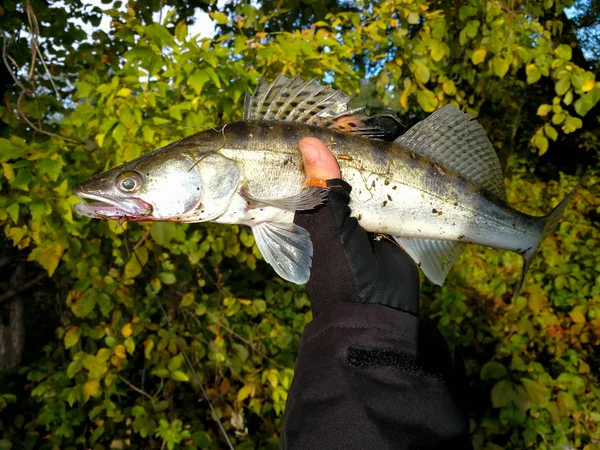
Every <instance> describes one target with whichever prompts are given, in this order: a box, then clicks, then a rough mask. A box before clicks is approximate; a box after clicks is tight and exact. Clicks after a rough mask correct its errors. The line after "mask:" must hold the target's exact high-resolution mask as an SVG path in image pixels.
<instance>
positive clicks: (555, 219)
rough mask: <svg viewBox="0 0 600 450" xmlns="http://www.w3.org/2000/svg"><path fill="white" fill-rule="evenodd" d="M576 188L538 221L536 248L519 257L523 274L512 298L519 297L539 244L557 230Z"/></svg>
mask: <svg viewBox="0 0 600 450" xmlns="http://www.w3.org/2000/svg"><path fill="white" fill-rule="evenodd" d="M578 186H579V185H578ZM578 186H576V187H575V188H574V189H573V190H572V191H571V192H569V194H568V195H567V196H566V197H565V198H563V199H562V201H561V202H560V203H559V204H558V206H556V208H554V209H553V210H552V212H551V213H550V214H548V215H547V216H544V217H540V219H539V220H540V224H541V229H542V233H541V235H540V240H539V241H538V243H537V245H536V246H534V247H531V248H529V249H527V250H525V251H524V252H523V253H521V256H523V272H522V274H521V279H520V280H519V283H518V284H517V286H516V288H515V292H514V294H513V298H517V297H518V296H519V294H520V293H521V288H522V287H523V281H525V275H526V274H527V271H528V270H529V267H530V266H531V262H532V261H533V258H534V256H535V254H536V253H537V250H538V248H539V246H540V244H541V243H542V242H544V241H545V240H546V238H547V237H548V236H550V235H551V234H552V233H554V231H556V229H557V228H558V223H559V221H560V219H561V217H562V215H563V213H564V212H565V209H566V208H567V205H568V204H569V202H570V201H571V199H572V198H573V195H575V191H576V190H577V187H578Z"/></svg>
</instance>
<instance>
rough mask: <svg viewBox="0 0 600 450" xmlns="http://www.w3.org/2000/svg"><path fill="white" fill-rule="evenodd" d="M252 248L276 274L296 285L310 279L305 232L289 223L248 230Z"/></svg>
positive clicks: (310, 251)
mask: <svg viewBox="0 0 600 450" xmlns="http://www.w3.org/2000/svg"><path fill="white" fill-rule="evenodd" d="M252 232H253V233H254V240H255V241H256V245H257V246H258V249H259V250H260V253H261V254H262V255H263V258H264V259H265V261H267V262H268V263H269V264H271V266H273V269H275V272H277V275H279V276H280V277H281V278H283V279H284V280H287V281H291V282H292V283H296V284H304V283H306V282H307V281H308V278H309V277H310V267H311V265H312V255H313V246H312V242H311V240H310V235H309V233H308V231H306V230H305V229H304V228H301V227H299V226H297V225H295V224H293V223H269V222H263V223H259V224H258V225H254V226H253V227H252Z"/></svg>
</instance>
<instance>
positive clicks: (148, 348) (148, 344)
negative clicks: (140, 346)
mask: <svg viewBox="0 0 600 450" xmlns="http://www.w3.org/2000/svg"><path fill="white" fill-rule="evenodd" d="M153 348H154V341H152V340H150V339H146V340H145V341H144V355H145V356H146V359H151V358H152V353H151V352H152V349H153Z"/></svg>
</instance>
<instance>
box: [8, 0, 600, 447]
mask: <svg viewBox="0 0 600 450" xmlns="http://www.w3.org/2000/svg"><path fill="white" fill-rule="evenodd" d="M156 3H157V4H156V5H155V4H154V3H153V2H143V4H142V5H141V6H140V7H139V8H140V9H138V6H137V3H136V5H130V6H129V7H128V8H122V7H120V6H122V5H113V7H112V9H107V10H106V11H104V12H102V11H101V10H97V11H95V13H94V14H99V15H100V16H109V17H110V20H111V28H110V32H109V34H107V33H104V32H101V33H100V34H98V35H94V37H93V38H92V41H93V42H92V43H90V44H81V50H82V51H81V52H77V51H75V47H73V43H74V42H77V41H80V40H82V39H83V38H84V37H83V36H81V35H80V34H76V32H75V31H73V32H71V31H69V30H67V31H65V32H64V33H66V35H68V36H71V37H73V36H74V38H73V40H72V41H70V43H69V42H67V41H60V42H64V43H65V44H64V45H65V47H66V46H67V45H70V46H71V47H68V48H69V52H68V54H67V55H64V59H61V58H60V55H58V54H56V53H54V50H53V49H52V48H51V46H50V45H47V43H48V42H50V41H44V39H43V38H44V36H46V39H47V37H48V36H50V29H47V28H44V26H43V19H42V17H38V20H39V21H40V23H42V27H41V29H40V41H41V42H42V46H43V52H42V53H45V54H47V55H56V58H50V57H48V58H47V60H48V67H49V72H46V70H45V68H44V66H43V65H42V64H41V63H40V62H39V61H38V62H37V63H36V65H35V67H34V68H33V72H32V73H33V75H34V76H33V78H32V77H31V74H30V72H29V71H28V70H23V69H22V70H19V71H17V70H16V67H14V65H13V63H12V62H10V61H9V66H11V67H12V69H15V70H14V73H15V76H16V77H17V79H18V80H19V82H20V84H21V85H23V86H24V87H25V88H26V89H28V90H27V95H26V96H22V92H23V91H22V87H23V86H19V84H15V85H13V86H12V87H11V89H13V90H12V91H11V92H9V93H8V94H7V95H6V101H5V102H4V105H6V106H3V107H0V117H2V119H3V121H4V122H5V124H6V127H7V128H6V129H5V130H4V132H5V134H4V138H2V139H0V163H1V164H2V172H1V174H0V188H1V195H0V226H1V227H2V230H3V234H4V236H5V239H6V240H8V241H9V242H10V244H11V245H12V246H14V247H15V248H16V249H18V251H19V253H20V254H23V255H26V259H27V261H21V262H20V263H19V264H20V265H21V266H22V268H23V270H26V271H28V273H31V274H35V273H38V272H37V271H39V272H41V271H42V270H44V271H46V272H47V273H48V274H49V275H51V278H50V281H48V283H47V288H48V289H46V290H39V292H36V294H35V296H32V298H31V299H30V301H31V302H34V304H33V305H32V307H33V308H36V307H38V308H47V309H46V310H48V311H50V310H53V309H54V306H52V307H48V306H47V305H48V304H51V305H55V304H59V305H60V307H59V309H60V310H61V313H60V315H59V316H58V317H57V318H56V323H53V326H55V328H56V330H55V333H54V334H53V338H52V339H50V340H49V341H48V342H45V343H44V344H43V345H41V346H40V347H43V351H42V354H38V353H35V354H36V357H35V358H33V359H30V360H29V362H28V363H27V364H24V365H23V366H22V367H21V368H20V369H18V370H15V371H13V372H7V373H6V374H4V375H3V376H2V378H0V379H1V380H4V381H5V382H4V383H0V386H6V388H4V387H0V421H1V422H0V432H1V433H3V435H2V439H3V440H0V446H4V448H11V446H13V447H14V448H36V449H37V448H80V447H86V448H94V449H102V448H161V447H163V446H165V447H167V448H189V449H192V448H223V445H224V444H223V441H222V438H221V436H220V435H219V432H218V429H217V427H216V425H215V422H214V420H213V419H212V417H211V414H210V411H209V409H208V407H207V405H206V403H202V402H198V399H199V398H200V393H199V392H198V390H197V388H196V386H195V384H194V383H193V381H192V376H193V374H192V373H191V370H190V368H189V367H188V366H187V365H186V363H185V358H184V355H183V353H182V351H181V349H180V348H179V346H178V343H177V337H176V336H179V337H180V339H181V341H182V343H183V345H184V348H185V351H186V352H187V353H188V354H189V356H190V358H191V360H192V362H193V364H194V366H195V368H196V369H197V370H198V372H199V374H200V377H201V379H202V381H203V383H204V385H205V386H206V388H207V391H208V396H209V398H210V399H211V401H212V403H213V404H214V406H215V408H216V410H217V412H218V414H219V416H220V417H221V419H222V420H223V422H224V424H225V428H226V429H227V431H228V434H229V436H230V438H231V439H232V440H234V441H235V443H236V445H239V446H240V448H269V447H273V448H276V447H277V444H278V438H277V436H278V433H279V427H280V425H281V415H282V411H283V408H284V406H285V400H286V396H287V390H288V388H289V386H290V382H291V379H292V376H293V371H292V368H293V363H294V358H295V353H296V349H297V345H298V340H299V335H300V332H301V331H302V328H303V326H304V325H305V323H307V321H309V320H310V313H309V310H308V299H307V297H306V294H305V292H304V289H303V288H302V287H299V286H295V285H291V284H288V283H284V282H283V281H282V280H281V279H279V278H277V277H275V275H274V273H273V272H272V269H271V268H270V267H269V266H267V265H266V264H265V263H264V262H263V261H262V257H261V256H260V253H259V252H258V250H257V249H256V246H255V245H254V239H253V237H252V235H251V233H250V232H249V231H248V230H246V229H242V228H239V227H235V226H216V225H210V224H208V225H206V224H190V225H187V224H173V223H155V224H144V223H141V224H135V223H128V224H125V225H124V226H123V227H122V228H118V229H116V228H115V226H116V223H115V222H102V221H92V220H89V219H83V218H80V217H76V216H74V215H73V213H72V205H73V204H74V203H75V202H77V201H78V200H77V199H76V198H74V197H73V196H72V195H71V188H72V187H73V186H74V185H76V184H77V183H78V182H80V181H83V180H84V179H86V178H87V177H89V176H90V175H91V174H93V173H96V172H98V171H101V170H104V169H106V168H109V167H113V166H115V165H117V164H120V163H122V162H124V161H128V160H130V159H132V158H135V157H137V156H139V155H141V154H143V153H146V152H148V151H150V150H153V149H155V148H158V147H160V146H162V145H165V144H167V143H169V142H172V141H174V140H176V139H178V138H180V137H183V136H187V135H190V134H192V133H194V132H196V131H198V130H201V129H204V128H208V127H213V126H216V125H219V124H223V123H227V122H230V121H233V120H237V119H239V118H240V117H241V112H242V104H243V98H244V95H245V93H246V92H248V91H249V90H250V89H251V88H252V87H253V86H255V85H256V83H257V81H258V79H259V78H260V77H262V76H266V77H267V78H273V77H274V76H276V75H277V74H278V73H280V72H283V73H285V74H287V75H296V74H299V73H301V74H302V75H303V76H304V77H305V78H310V77H317V78H319V79H321V80H324V81H326V82H331V83H333V84H334V85H335V86H336V87H337V88H341V89H344V90H345V91H346V92H347V93H348V94H354V95H358V101H359V102H362V103H363V104H369V105H371V106H386V107H392V108H395V109H397V110H399V111H400V112H401V113H402V114H404V115H405V118H406V122H407V124H408V123H412V122H414V121H415V120H417V119H419V118H421V117H423V116H424V115H425V113H429V112H431V111H434V110H435V109H436V108H438V107H439V106H441V105H443V104H445V103H448V102H453V103H455V104H456V105H458V106H459V107H461V108H462V109H463V110H465V111H468V112H470V113H472V114H473V115H476V116H477V115H478V116H479V118H480V119H481V121H482V123H483V124H484V125H485V126H486V128H487V129H488V131H489V133H490V136H491V139H492V140H493V142H494V143H495V144H496V146H497V147H498V148H499V151H500V155H501V156H502V160H503V163H504V164H505V165H506V167H507V173H509V174H510V177H509V178H507V186H508V194H509V201H510V202H511V203H513V204H514V205H517V207H518V208H519V209H520V210H522V211H524V212H527V213H530V214H544V213H547V212H549V211H550V210H551V208H552V207H553V206H555V205H556V204H557V203H558V201H560V199H562V198H563V197H564V196H565V195H566V194H567V193H568V192H569V191H570V189H572V188H573V187H574V186H575V185H576V183H577V182H578V181H579V178H580V177H579V174H576V170H574V169H575V168H576V166H574V165H573V164H572V163H564V162H560V158H557V157H556V155H561V154H562V158H565V156H566V157H567V158H566V159H569V160H577V159H578V158H581V160H582V161H591V162H593V163H596V162H597V161H598V136H599V129H600V126H599V124H598V120H597V116H598V114H597V112H598V106H597V103H598V101H599V100H600V82H599V81H596V75H595V73H594V72H593V66H592V65H591V64H590V63H588V62H587V61H586V60H585V59H583V57H582V55H581V50H580V48H579V47H578V44H577V41H576V40H575V38H574V37H573V34H572V33H571V31H570V30H571V29H570V28H569V27H572V24H571V22H569V21H568V20H567V19H566V17H565V16H564V14H563V10H564V8H565V7H566V6H569V4H568V3H566V2H560V1H559V2H555V1H544V2H527V3H523V4H521V3H519V2H517V4H514V5H513V6H511V7H508V6H507V5H506V4H505V3H500V2H495V1H487V0H485V1H484V0H473V1H471V2H468V3H463V4H461V6H456V5H455V4H454V3H449V2H430V1H424V0H403V1H393V2H369V3H368V4H366V3H365V4H358V5H357V7H356V9H355V10H352V11H348V10H343V9H340V11H336V12H334V13H332V14H328V15H324V14H322V12H321V11H320V10H317V9H315V10H314V11H313V12H308V13H305V12H303V14H306V15H303V16H302V20H300V19H299V21H298V22H295V21H293V20H291V19H290V16H285V17H283V16H282V17H279V16H278V15H277V14H278V12H277V11H274V10H271V9H268V8H264V9H260V8H259V7H257V6H256V5H254V6H251V5H250V4H243V3H241V2H240V3H239V4H232V5H229V6H228V7H227V8H226V9H225V10H224V11H223V12H216V10H214V9H211V11H213V15H212V17H213V19H214V20H215V21H216V22H217V23H218V24H220V25H221V27H220V29H221V32H220V33H218V34H217V36H216V37H215V38H199V37H197V36H190V35H189V33H188V28H187V27H188V25H189V23H190V21H189V18H188V19H186V18H185V17H184V16H185V12H184V11H185V10H184V9H182V8H179V9H168V8H167V9H165V11H164V12H165V14H164V15H163V19H162V21H156V20H154V19H152V16H151V14H150V15H149V13H148V11H153V10H156V9H158V8H159V5H158V2H156ZM69 4H70V5H72V7H73V8H75V9H73V11H80V10H79V9H77V8H79V6H80V5H79V3H75V2H74V3H69ZM166 4H168V5H175V6H178V5H179V4H176V3H173V2H166ZM11 5H13V10H11V11H12V12H11V13H10V14H7V18H8V17H12V18H13V19H11V20H12V21H11V22H9V21H8V19H6V20H7V23H9V24H10V26H9V27H7V30H9V31H8V32H7V33H8V39H9V41H10V42H11V44H10V45H8V46H7V54H8V55H11V57H13V59H15V62H17V63H18V64H19V65H23V66H24V67H25V68H28V66H27V64H30V63H28V62H27V61H29V59H28V58H26V57H25V56H27V55H26V54H25V50H26V51H27V52H30V51H31V50H30V48H29V49H28V48H27V45H28V43H29V44H30V43H31V41H30V40H28V36H29V35H27V34H26V33H25V34H23V35H21V34H20V30H21V27H22V26H25V25H23V24H26V23H27V22H26V20H24V19H25V18H26V15H23V14H25V13H26V8H25V6H27V5H29V6H30V7H31V12H32V13H34V14H35V12H36V10H37V9H40V11H42V10H43V6H41V5H35V4H34V3H29V2H27V3H26V4H23V5H21V4H14V3H11ZM78 5H79V6H78ZM303 5H304V3H302V2H298V4H297V5H296V6H297V8H299V9H294V11H298V10H302V11H305V10H306V5H304V6H303ZM213 6H214V5H213ZM213 6H211V8H213ZM178 7H179V6H178ZM144 8H145V9H144ZM153 8H154V9H153ZM207 8H208V7H207ZM340 8H341V7H340ZM7 11H8V8H7ZM234 11H236V12H235V13H234ZM41 14H42V13H40V15H41ZM82 14H83V13H82ZM82 17H83V16H82ZM19 18H20V19H19ZM86 20H87V19H86ZM90 20H91V19H90ZM295 27H296V28H295ZM281 30H284V31H281ZM285 30H287V31H285ZM11 33H12V34H11ZM61 33H62V31H61ZM16 36H20V37H19V39H16ZM23 36H25V37H23ZM57 36H58V37H60V36H62V35H60V34H59V35H57ZM29 38H30V36H29ZM7 42H8V41H7ZM57 42H59V41H57ZM17 43H19V44H18V45H20V46H17ZM58 51H60V49H59V50H58ZM48 73H50V74H52V77H53V79H56V83H57V84H58V85H57V89H58V90H59V95H60V96H61V98H60V102H56V101H55V102H52V97H53V96H54V95H55V94H54V93H53V89H54V88H53V87H52V83H50V78H49V75H48ZM32 80H33V81H32ZM36 80H39V81H36ZM361 80H367V82H365V83H360V81H361ZM59 81H60V83H59ZM34 82H37V83H38V84H37V85H33V83H34ZM40 86H41V87H40ZM19 99H20V101H19ZM25 119H28V120H29V121H30V122H32V123H33V125H34V127H35V129H34V128H33V127H32V126H31V124H29V123H28V122H27V121H26V120H25ZM47 133H52V134H53V135H52V136H50V135H48V134H47ZM566 149H568V150H566ZM532 151H533V152H532ZM549 157H551V158H554V159H547V158H549ZM557 161H558V162H557ZM563 167H564V168H566V169H568V170H569V172H570V173H568V174H563V175H561V176H560V178H558V174H557V170H556V168H558V169H561V168H563ZM586 169H588V170H587V173H588V177H587V178H586V179H585V180H584V181H583V182H582V184H581V186H580V188H579V190H578V193H577V195H576V196H575V198H574V200H573V202H572V204H571V206H570V207H569V209H568V210H567V213H566V215H565V218H564V220H563V222H562V223H561V225H560V228H559V230H558V231H557V233H556V234H555V235H553V236H552V237H551V238H549V239H548V240H547V241H546V242H545V243H544V244H543V245H542V246H541V248H540V252H539V256H538V257H537V258H536V260H535V262H534V265H533V267H532V269H531V271H530V273H529V276H528V277H527V280H526V283H525V286H524V290H523V292H522V295H521V296H520V297H518V298H517V299H515V300H514V301H511V300H510V299H511V294H512V289H513V286H514V285H515V283H516V281H517V280H518V277H519V276H520V267H521V262H520V258H519V257H518V256H517V255H512V254H507V253H504V252H499V251H492V250H485V249H482V248H470V249H469V250H468V251H467V252H466V253H465V255H464V256H463V257H462V258H461V260H460V262H459V264H458V265H457V267H456V269H454V270H453V271H452V272H451V275H450V277H449V280H448V282H447V284H446V286H444V287H443V288H437V287H433V286H431V285H429V284H424V289H423V290H424V294H423V299H422V300H423V304H424V306H425V307H426V310H427V313H428V314H429V315H430V316H431V317H433V318H435V319H436V320H437V321H438V322H439V324H440V327H441V328H442V330H443V331H444V333H445V334H446V336H447V337H448V339H449V341H450V342H451V344H453V345H455V344H460V345H462V346H463V347H464V348H465V358H466V361H467V371H468V375H469V378H470V380H471V394H470V395H471V399H470V404H471V409H472V433H473V439H474V442H475V444H476V447H477V448H482V449H483V448H485V449H496V448H506V449H520V448H525V447H534V448H540V449H550V448H557V447H565V446H570V447H574V448H587V449H592V448H597V447H595V446H597V445H598V442H599V439H600V434H599V433H600V432H599V431H598V428H597V423H598V422H599V421H600V416H599V415H598V412H597V411H598V410H600V401H599V400H598V398H600V385H599V383H598V378H597V374H598V369H599V368H600V360H599V359H598V356H597V354H596V352H595V351H594V350H595V347H596V346H597V345H598V343H599V340H600V279H599V278H598V273H600V265H599V264H600V263H599V262H598V261H599V260H600V259H599V258H598V251H597V248H598V243H599V240H600V230H599V227H598V220H599V216H598V213H599V212H600V200H599V199H600V195H599V194H600V192H599V188H598V186H599V185H598V173H597V171H596V170H595V169H594V168H593V167H589V168H587V167H586ZM548 173H551V174H555V175H556V176H555V177H554V179H553V180H552V181H550V182H547V180H544V181H541V180H540V179H539V178H538V177H537V175H544V176H546V175H547V174H548ZM157 300H159V301H160V302H162V303H163V304H164V305H165V307H166V309H167V313H168V316H169V318H170V320H171V321H172V323H173V326H174V330H172V329H170V328H169V326H168V323H167V322H166V321H165V320H164V319H163V318H162V316H161V314H160V311H159V309H158V306H157V303H156V301H157ZM54 302H55V303H54ZM65 305H66V306H65ZM53 317H54V316H53ZM31 333H32V334H33V333H35V330H32V331H31ZM30 349H31V347H29V348H28V351H32V352H37V351H39V350H36V349H31V350H30ZM14 386H19V389H16V390H15V389H13V387H14Z"/></svg>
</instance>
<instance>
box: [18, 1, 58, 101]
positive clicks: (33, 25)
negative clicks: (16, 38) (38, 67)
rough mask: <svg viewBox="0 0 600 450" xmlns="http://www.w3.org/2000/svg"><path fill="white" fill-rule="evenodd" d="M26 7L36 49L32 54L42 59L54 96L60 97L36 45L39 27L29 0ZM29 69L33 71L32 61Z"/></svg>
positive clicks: (32, 41)
mask: <svg viewBox="0 0 600 450" xmlns="http://www.w3.org/2000/svg"><path fill="white" fill-rule="evenodd" d="M26 9H27V18H28V19H29V28H30V33H31V43H32V44H33V46H34V47H35V50H36V51H37V53H34V52H33V51H32V54H34V55H35V54H39V55H40V61H42V65H43V66H44V69H45V70H46V74H48V79H49V80H50V83H51V84H52V87H53V88H54V92H55V93H56V96H57V97H58V98H60V94H59V93H58V89H57V88H56V85H55V84H54V80H53V78H52V75H51V74H50V71H49V70H48V66H46V61H44V56H43V54H42V52H41V51H40V47H39V46H38V43H37V37H39V35H40V27H39V24H38V21H37V17H36V15H35V12H34V11H33V8H32V7H31V3H30V2H29V0H27V3H26ZM31 70H32V71H33V62H32V65H31Z"/></svg>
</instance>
